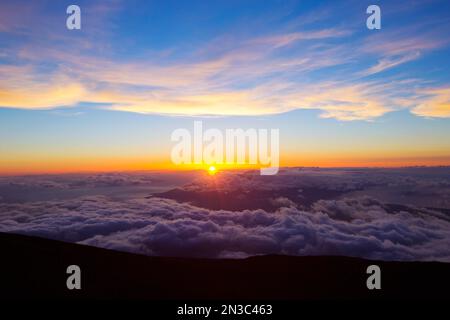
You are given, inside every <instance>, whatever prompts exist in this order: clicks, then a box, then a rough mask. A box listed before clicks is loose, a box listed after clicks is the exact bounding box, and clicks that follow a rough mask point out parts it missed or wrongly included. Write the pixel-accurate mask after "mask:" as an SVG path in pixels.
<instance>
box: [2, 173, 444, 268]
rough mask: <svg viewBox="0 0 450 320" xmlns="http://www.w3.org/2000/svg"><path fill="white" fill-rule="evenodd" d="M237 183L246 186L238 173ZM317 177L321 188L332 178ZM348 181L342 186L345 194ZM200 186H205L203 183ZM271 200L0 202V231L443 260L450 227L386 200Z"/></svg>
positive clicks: (157, 248)
mask: <svg viewBox="0 0 450 320" xmlns="http://www.w3.org/2000/svg"><path fill="white" fill-rule="evenodd" d="M333 175H334V174H333ZM237 176H239V175H237ZM237 176H233V177H232V178H227V179H230V181H233V183H237V182H236V179H241V178H236V177H237ZM335 176H336V175H335ZM241 177H242V179H241V180H248V177H246V176H245V175H244V176H242V175H241ZM337 177H338V178H336V179H337V180H336V181H339V183H338V184H337V185H336V186H339V188H342V183H343V182H345V180H346V179H347V178H348V177H347V178H345V179H344V178H342V179H339V175H337ZM322 178H323V177H321V178H320V179H322ZM134 179H135V178H134ZM403 179H406V178H405V177H403ZM325 180H326V181H327V183H328V184H330V183H331V182H330V181H332V179H331V180H330V179H329V178H328V179H325ZM394 180H396V181H397V183H398V179H394ZM140 181H141V182H142V181H146V180H145V179H144V180H142V179H141V178H140ZM277 181H278V180H277ZM287 181H295V179H294V178H293V177H292V176H290V175H289V176H288V177H286V181H285V182H284V183H283V184H282V185H283V186H285V185H286V183H288V182H287ZM412 181H414V180H407V182H408V183H413V182H412ZM102 183H103V182H102ZM277 183H278V182H277ZM355 183H356V184H357V185H359V182H355ZM355 183H353V184H350V187H349V185H348V183H347V182H345V183H344V185H345V186H347V187H349V188H350V189H351V190H353V189H355ZM422 183H425V182H422ZM439 183H442V181H441V182H439ZM225 185H226V183H225V182H224V183H223V184H222V187H223V186H225ZM239 185H240V186H243V185H245V181H241V182H240V183H239ZM53 187H54V186H53ZM197 187H198V186H197ZM247 187H251V185H248V186H247ZM266 187H267V185H264V188H266ZM271 187H272V188H274V187H275V185H272V186H271ZM187 188H193V185H190V186H188V187H187ZM204 188H209V186H207V184H204ZM273 201H276V202H277V203H279V208H278V209H277V210H275V211H274V212H267V211H265V210H262V209H256V210H241V211H228V210H210V209H205V208H199V207H196V206H194V205H191V204H189V203H178V202H176V201H174V200H170V199H164V198H160V197H158V196H157V195H154V196H150V197H138V198H132V197H130V198H127V199H114V198H111V197H109V196H106V195H92V196H81V197H75V198H72V199H55V200H45V201H26V202H4V201H2V200H1V199H0V231H2V232H12V233H19V234H26V235H33V236H39V237H45V238H50V239H57V240H62V241H68V242H75V243H81V244H86V245H92V246H98V247H103V248H109V249H115V250H121V251H127V252H133V253H139V254H145V255H160V256H185V257H211V258H224V257H228V258H242V257H247V256H252V255H261V254H288V255H344V256H355V257H363V258H370V259H382V260H405V261H411V260H427V261H428V260H435V261H447V262H450V221H449V217H448V215H446V214H445V213H442V212H437V211H434V210H432V209H427V208H423V207H414V206H409V207H401V209H399V210H396V211H395V212H392V210H387V209H386V208H387V207H386V204H385V203H383V202H381V201H380V200H377V199H375V198H373V197H370V196H367V195H364V196H359V195H352V196H349V197H346V196H343V197H340V198H338V199H328V200H319V201H317V202H315V203H314V204H313V205H312V206H311V207H310V208H309V209H308V210H305V209H301V208H298V207H296V206H295V204H294V203H293V202H292V201H290V200H289V199H287V198H286V199H284V198H276V199H273Z"/></svg>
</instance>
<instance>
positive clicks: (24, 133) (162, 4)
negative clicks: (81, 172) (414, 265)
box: [0, 1, 450, 172]
mask: <svg viewBox="0 0 450 320" xmlns="http://www.w3.org/2000/svg"><path fill="white" fill-rule="evenodd" d="M69 4H77V5H79V6H80V8H81V18H82V29H81V30H67V29H66V26H65V20H66V17H67V14H66V13H65V10H66V7H67V6H68V5H69ZM369 4H375V3H372V2H369V1H126V2H125V1H101V2H100V1H77V2H68V1H2V3H1V4H0V137H1V142H0V151H1V153H2V160H0V172H28V171H46V170H50V169H51V166H54V165H55V163H60V165H61V162H66V163H68V164H69V163H70V166H69V165H67V167H64V166H61V168H63V167H64V168H65V169H64V170H68V171H71V170H77V169H89V168H90V166H89V163H99V162H102V161H105V159H111V158H115V159H119V158H120V159H122V160H121V161H120V164H119V163H118V164H117V169H124V168H139V166H140V165H141V166H142V167H143V168H148V167H151V166H152V163H154V164H155V166H157V165H156V164H158V165H160V164H161V163H164V161H166V160H167V158H168V157H169V154H168V153H169V152H168V150H169V149H170V132H171V131H172V130H174V129H175V128H178V127H191V126H192V122H193V119H203V120H204V121H205V124H206V126H211V127H213V126H214V127H219V128H228V127H235V126H236V125H237V124H239V125H240V126H242V127H244V128H248V127H258V126H261V125H262V126H265V127H275V128H280V131H281V138H282V140H281V148H282V150H284V152H283V153H282V159H283V154H284V155H285V157H284V158H285V159H287V160H286V163H287V164H289V165H302V164H305V165H315V164H316V165H333V164H334V165H371V164H373V165H389V164H393V165H395V164H421V163H422V164H450V161H449V160H450V142H448V140H450V139H447V137H448V136H449V134H450V119H449V118H450V81H449V80H450V79H449V77H450V76H449V74H450V73H449V71H450V70H449V64H448V62H447V60H448V58H447V57H448V56H449V53H450V52H449V51H450V48H449V41H450V40H449V39H450V14H449V12H450V3H449V2H448V1H379V2H376V4H378V5H379V6H380V8H381V12H382V28H381V30H368V29H367V28H366V18H367V16H368V15H367V14H366V12H365V11H366V8H367V6H368V5H369ZM205 116H206V117H205ZM3 155H5V156H3ZM127 155H129V158H128V157H127ZM131 163H133V165H131ZM144 163H145V165H143V164H144ZM97 167H98V166H95V168H97ZM93 168H94V167H93ZM108 168H110V167H108ZM111 169H114V166H113V165H111ZM61 170H63V169H61Z"/></svg>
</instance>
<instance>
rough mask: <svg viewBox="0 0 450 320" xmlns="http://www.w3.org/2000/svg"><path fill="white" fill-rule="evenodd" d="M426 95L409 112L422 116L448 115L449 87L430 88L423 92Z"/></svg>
mask: <svg viewBox="0 0 450 320" xmlns="http://www.w3.org/2000/svg"><path fill="white" fill-rule="evenodd" d="M423 93H424V94H425V95H427V98H425V99H424V100H423V101H422V102H421V103H420V104H419V105H417V106H416V107H414V108H413V109H412V110H411V112H412V113H414V114H416V115H419V116H424V117H437V118H446V117H450V87H445V88H440V89H431V90H427V91H424V92H423Z"/></svg>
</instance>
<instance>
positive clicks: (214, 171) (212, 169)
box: [208, 166, 217, 176]
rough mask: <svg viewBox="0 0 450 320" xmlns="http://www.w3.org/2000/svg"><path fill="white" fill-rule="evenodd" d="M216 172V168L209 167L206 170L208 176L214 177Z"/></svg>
mask: <svg viewBox="0 0 450 320" xmlns="http://www.w3.org/2000/svg"><path fill="white" fill-rule="evenodd" d="M216 172H217V169H216V167H214V166H210V167H209V168H208V173H209V174H210V175H212V176H213V175H215V174H216Z"/></svg>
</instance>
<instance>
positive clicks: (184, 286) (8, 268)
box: [0, 233, 450, 299]
mask: <svg viewBox="0 0 450 320" xmlns="http://www.w3.org/2000/svg"><path fill="white" fill-rule="evenodd" d="M0 254H1V263H0V272H1V273H0V274H1V286H0V288H1V289H0V296H1V297H2V298H140V299H219V298H220V299H225V298H226V299H330V298H331V299H341V298H343V299H347V298H355V299H366V298H375V299H377V298H447V299H448V298H449V294H448V292H449V290H448V289H450V264H448V263H437V262H374V261H369V260H363V259H357V258H349V257H293V256H259V257H252V258H247V259H242V260H229V259H217V260H214V259H189V258H168V257H148V256H142V255H134V254H130V253H123V252H117V251H111V250H105V249H99V248H94V247H89V246H84V245H77V244H71V243H65V242H60V241H54V240H47V239H42V238H36V237H29V236H22V235H14V234H6V233H0ZM71 264H76V265H79V266H80V267H81V271H82V289H81V290H72V291H71V290H68V289H66V278H67V276H68V275H67V274H66V268H67V266H68V265H71ZM370 264H378V265H379V266H380V267H381V270H382V281H381V282H382V290H379V291H369V290H368V289H367V288H366V279H367V275H366V268H367V266H368V265H370Z"/></svg>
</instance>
